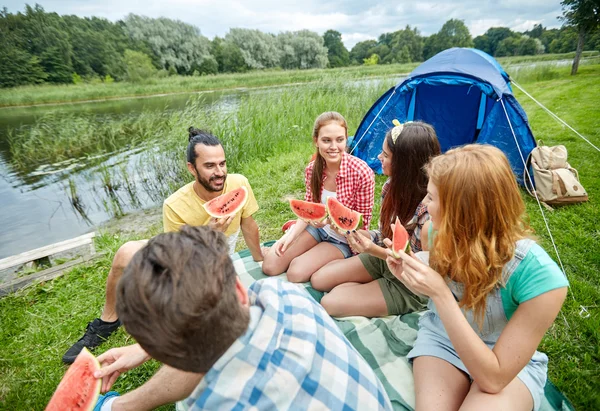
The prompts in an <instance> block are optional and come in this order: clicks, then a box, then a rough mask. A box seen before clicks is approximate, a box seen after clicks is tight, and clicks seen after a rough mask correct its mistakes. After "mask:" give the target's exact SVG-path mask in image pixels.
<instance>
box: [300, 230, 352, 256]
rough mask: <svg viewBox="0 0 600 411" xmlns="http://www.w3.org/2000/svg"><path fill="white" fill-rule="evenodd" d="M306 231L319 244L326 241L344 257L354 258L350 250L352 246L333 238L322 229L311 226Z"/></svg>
mask: <svg viewBox="0 0 600 411" xmlns="http://www.w3.org/2000/svg"><path fill="white" fill-rule="evenodd" d="M306 231H308V233H309V234H310V235H312V236H313V238H314V239H315V240H317V242H318V243H321V242H323V241H326V242H328V243H329V244H331V245H333V246H335V247H336V248H337V249H338V250H340V251H341V252H342V255H343V256H344V258H348V257H352V251H351V250H350V246H349V245H348V244H346V243H342V242H341V241H339V240H337V239H335V238H333V237H331V236H330V235H329V234H327V232H326V231H325V230H323V229H322V228H316V227H313V226H312V225H309V226H306Z"/></svg>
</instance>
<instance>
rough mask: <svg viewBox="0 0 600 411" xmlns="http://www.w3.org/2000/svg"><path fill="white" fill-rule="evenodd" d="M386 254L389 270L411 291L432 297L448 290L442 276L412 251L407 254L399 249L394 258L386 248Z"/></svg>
mask: <svg viewBox="0 0 600 411" xmlns="http://www.w3.org/2000/svg"><path fill="white" fill-rule="evenodd" d="M387 242H389V240H387ZM387 242H386V243H387ZM387 254H388V257H387V259H386V263H387V265H388V267H389V269H390V271H391V272H392V274H394V276H395V277H396V278H397V279H398V280H400V281H402V283H403V284H404V285H405V286H406V287H408V289H409V290H411V291H412V292H413V293H415V294H419V295H424V296H427V297H430V298H432V299H433V298H434V297H437V296H438V295H441V294H442V293H444V292H445V291H448V290H449V288H448V285H447V284H446V281H445V280H444V279H443V278H442V276H441V275H440V274H439V273H438V272H437V271H435V270H433V269H432V268H430V267H429V266H428V265H427V264H424V263H423V262H421V260H419V259H418V258H417V257H415V255H414V254H413V253H412V252H411V253H410V255H409V254H406V253H405V252H404V251H399V252H398V255H399V256H400V258H395V257H394V256H393V255H392V250H391V249H388V250H387Z"/></svg>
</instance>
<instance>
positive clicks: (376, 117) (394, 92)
mask: <svg viewBox="0 0 600 411" xmlns="http://www.w3.org/2000/svg"><path fill="white" fill-rule="evenodd" d="M394 94H396V89H395V88H394V91H392V94H390V96H389V97H388V99H387V100H386V102H385V104H384V105H383V107H381V110H379V112H378V113H377V115H376V116H375V118H374V119H373V121H371V123H370V124H369V127H367V129H366V130H365V132H364V133H363V135H362V136H360V138H359V139H358V141H357V142H356V143H355V144H354V147H352V150H350V154H352V153H353V152H354V149H355V148H356V147H358V143H360V141H361V140H362V139H363V137H364V136H365V135H366V134H367V132H368V131H369V129H370V128H371V126H372V125H373V123H374V122H375V120H377V119H378V118H379V115H380V114H381V112H382V111H383V109H384V108H385V106H387V104H388V103H389V102H390V99H391V98H392V96H393V95H394Z"/></svg>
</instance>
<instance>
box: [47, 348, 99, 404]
mask: <svg viewBox="0 0 600 411" xmlns="http://www.w3.org/2000/svg"><path fill="white" fill-rule="evenodd" d="M90 362H91V364H92V368H91V370H90V371H91V373H92V377H93V373H94V372H95V371H98V370H100V363H99V362H98V360H97V359H96V357H94V355H93V354H92V353H90V352H89V351H88V350H87V348H85V347H83V350H81V352H80V353H79V355H78V356H77V358H75V361H74V362H73V364H71V366H70V367H69V369H68V370H67V372H66V373H65V375H64V376H63V378H62V380H61V381H60V383H59V384H58V387H57V388H56V391H54V394H53V395H52V398H51V399H50V402H49V403H48V405H47V406H46V411H93V409H94V406H95V405H96V402H98V396H99V395H100V388H101V387H102V379H101V378H93V379H94V380H95V382H93V383H92V387H91V390H90V392H89V393H88V397H87V398H82V397H81V395H83V394H82V392H81V391H82V388H81V387H82V385H83V388H85V384H86V381H84V378H83V377H84V375H82V372H85V371H86V369H85V368H84V367H86V365H87V364H89V363H90ZM86 363H87V364H86ZM88 381H89V378H88Z"/></svg>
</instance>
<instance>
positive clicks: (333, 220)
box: [327, 197, 362, 231]
mask: <svg viewBox="0 0 600 411" xmlns="http://www.w3.org/2000/svg"><path fill="white" fill-rule="evenodd" d="M334 202H335V203H334ZM332 203H333V204H335V206H340V207H343V209H345V210H349V211H350V212H351V213H352V214H353V215H355V216H356V215H358V219H357V221H356V223H355V224H354V225H353V226H351V227H341V226H340V225H339V224H338V223H337V221H336V217H335V213H334V214H332V213H331V204H332ZM327 214H329V223H330V224H332V225H334V226H335V227H336V228H337V229H338V230H339V231H352V230H356V229H358V228H359V227H362V214H361V213H359V212H358V211H354V210H350V209H349V208H348V207H346V206H345V205H343V204H342V203H340V202H339V200H337V199H336V198H334V197H329V198H328V199H327Z"/></svg>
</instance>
